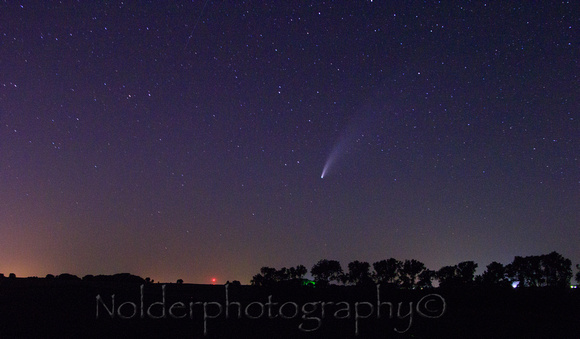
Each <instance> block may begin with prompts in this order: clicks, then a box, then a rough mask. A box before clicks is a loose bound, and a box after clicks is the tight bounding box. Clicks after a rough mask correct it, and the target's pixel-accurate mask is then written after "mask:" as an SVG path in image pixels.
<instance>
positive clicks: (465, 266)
mask: <svg viewBox="0 0 580 339" xmlns="http://www.w3.org/2000/svg"><path fill="white" fill-rule="evenodd" d="M476 268H477V264H476V263H475V262H473V261H463V262H460V263H459V264H457V265H454V266H444V267H441V268H440V269H439V271H437V273H436V276H437V279H438V280H439V286H440V287H458V286H470V285H473V284H474V282H475V269H476Z"/></svg>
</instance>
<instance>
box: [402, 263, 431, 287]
mask: <svg viewBox="0 0 580 339" xmlns="http://www.w3.org/2000/svg"><path fill="white" fill-rule="evenodd" d="M425 269H426V268H425V264H423V263H422V262H420V261H418V260H415V259H411V260H405V261H404V262H403V265H402V268H401V269H400V270H399V280H400V281H401V287H403V288H415V287H417V280H418V278H419V275H420V274H421V272H423V271H424V270H425Z"/></svg>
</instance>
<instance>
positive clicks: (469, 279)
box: [457, 261, 477, 285]
mask: <svg viewBox="0 0 580 339" xmlns="http://www.w3.org/2000/svg"><path fill="white" fill-rule="evenodd" d="M476 269H477V264H476V263H475V262H473V261H463V262H460V263H459V264H457V271H458V272H457V273H458V275H459V279H460V283H461V284H464V285H471V284H473V282H474V280H475V270H476Z"/></svg>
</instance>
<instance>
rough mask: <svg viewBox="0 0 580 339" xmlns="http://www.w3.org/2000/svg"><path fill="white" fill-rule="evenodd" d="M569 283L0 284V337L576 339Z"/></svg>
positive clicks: (574, 297) (576, 314)
mask: <svg viewBox="0 0 580 339" xmlns="http://www.w3.org/2000/svg"><path fill="white" fill-rule="evenodd" d="M579 306H580V291H578V290H575V289H559V290H558V289H496V290H489V289H486V290H484V289H475V288H473V289H453V290H441V289H430V290H398V289H389V288H386V287H385V286H382V287H377V286H376V285H369V286H367V287H344V286H329V287H327V288H320V287H311V286H294V287H278V288H256V287H253V286H239V285H238V286H235V285H228V286H227V287H226V286H224V285H194V284H158V283H155V284H139V283H111V282H88V281H80V280H74V281H69V280H58V279H51V280H49V279H40V278H12V279H9V278H4V279H1V280H0V338H25V337H34V338H41V337H42V338H87V337H93V338H256V337H264V338H320V337H323V338H330V337H332V338H351V337H352V338H355V337H358V338H369V337H371V338H578V337H580V325H579V324H580V321H579V319H580V307H579Z"/></svg>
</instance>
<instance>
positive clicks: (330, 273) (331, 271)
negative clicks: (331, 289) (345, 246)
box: [310, 259, 343, 286]
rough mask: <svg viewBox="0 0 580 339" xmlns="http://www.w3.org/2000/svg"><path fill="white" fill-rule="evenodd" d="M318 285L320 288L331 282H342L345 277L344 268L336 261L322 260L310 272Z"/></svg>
mask: <svg viewBox="0 0 580 339" xmlns="http://www.w3.org/2000/svg"><path fill="white" fill-rule="evenodd" d="M310 273H312V276H313V277H314V280H315V281H316V284H317V285H319V286H326V285H328V284H329V283H330V282H331V281H337V282H338V281H340V280H341V277H342V276H343V271H342V267H341V266H340V263H339V262H338V261H336V260H326V259H322V260H320V261H319V262H317V263H316V264H314V266H312V269H311V270H310Z"/></svg>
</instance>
